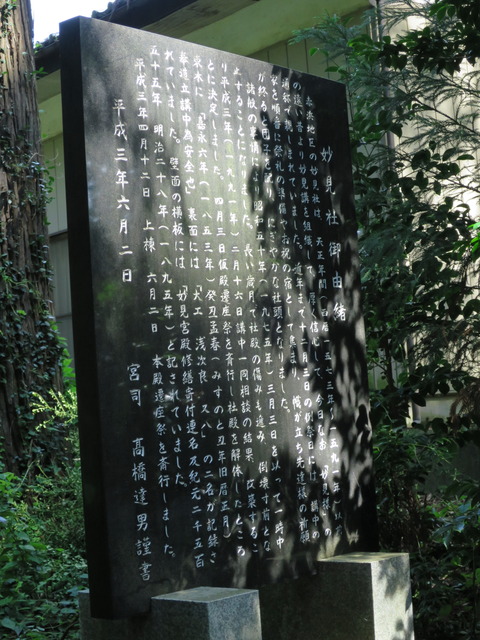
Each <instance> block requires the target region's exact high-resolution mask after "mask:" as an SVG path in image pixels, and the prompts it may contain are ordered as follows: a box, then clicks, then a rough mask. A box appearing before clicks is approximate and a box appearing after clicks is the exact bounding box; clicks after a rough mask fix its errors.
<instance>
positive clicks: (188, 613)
mask: <svg viewBox="0 0 480 640" xmlns="http://www.w3.org/2000/svg"><path fill="white" fill-rule="evenodd" d="M152 618H153V621H154V624H155V623H156V624H157V628H158V630H159V631H160V632H161V636H159V637H161V638H162V640H262V631H261V622H260V606H259V600H258V591H254V590H251V589H222V588H214V587H198V588H197V589H189V590H188V591H178V592H177V593H170V594H168V595H164V596H158V597H157V598H152Z"/></svg>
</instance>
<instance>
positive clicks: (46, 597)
mask: <svg viewBox="0 0 480 640" xmlns="http://www.w3.org/2000/svg"><path fill="white" fill-rule="evenodd" d="M36 490H37V491H39V492H41V489H40V488H38V487H37V488H36ZM29 493H30V490H29V488H28V487H26V486H24V485H23V484H22V481H21V480H20V479H19V478H17V477H16V476H14V475H13V474H11V473H3V474H0V629H1V631H0V635H1V637H2V638H5V640H7V638H8V639H10V638H11V639H13V638H22V639H23V638H25V639H32V640H45V638H49V639H51V640H55V639H58V640H60V639H64V638H67V637H70V638H75V637H78V634H77V630H78V610H77V595H78V591H79V589H81V588H85V585H86V573H85V561H84V559H83V557H82V556H81V555H80V553H78V552H77V553H75V552H74V551H73V550H68V551H66V550H64V549H62V548H59V547H55V546H52V545H51V544H48V543H46V540H47V539H48V537H49V536H50V535H51V534H50V533H49V534H48V535H47V528H48V526H49V524H48V521H47V522H45V521H43V520H42V519H41V518H40V517H39V514H36V513H34V512H33V511H32V510H31V508H30V506H29ZM69 633H70V635H68V634H69Z"/></svg>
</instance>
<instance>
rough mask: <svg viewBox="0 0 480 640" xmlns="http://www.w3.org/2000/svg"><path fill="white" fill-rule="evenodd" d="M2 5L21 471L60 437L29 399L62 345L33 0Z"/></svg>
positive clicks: (17, 467) (5, 400) (5, 195)
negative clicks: (46, 432)
mask: <svg viewBox="0 0 480 640" xmlns="http://www.w3.org/2000/svg"><path fill="white" fill-rule="evenodd" d="M0 5H1V6H0V459H1V458H3V463H4V464H3V465H2V466H4V467H6V468H7V469H8V470H10V471H13V472H14V473H20V472H23V471H24V470H25V469H26V468H32V467H34V466H35V464H44V463H45V461H46V459H47V458H52V456H53V457H54V456H55V451H54V447H55V445H56V444H58V443H55V442H54V441H52V439H51V438H50V440H47V439H46V438H45V441H42V434H41V432H39V431H38V429H37V428H36V419H37V418H36V417H35V416H34V414H33V413H32V411H31V406H30V403H31V397H32V395H31V394H32V392H37V393H41V394H45V393H46V392H47V390H49V389H52V388H59V387H60V386H61V366H60V365H61V358H62V347H61V344H60V343H59V340H58V334H57V332H56V329H55V325H54V318H53V308H52V302H51V298H52V292H51V278H50V271H49V267H48V236H47V228H46V218H45V215H46V202H47V197H48V190H47V188H46V182H45V179H44V177H43V173H42V165H41V158H40V128H39V118H38V111H37V99H36V75H35V67H34V58H33V49H32V18H31V7H30V0H2V2H0ZM50 435H51V434H50Z"/></svg>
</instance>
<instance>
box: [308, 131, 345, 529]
mask: <svg viewBox="0 0 480 640" xmlns="http://www.w3.org/2000/svg"><path fill="white" fill-rule="evenodd" d="M325 142H326V141H325ZM312 155H313V154H312ZM319 160H320V162H321V164H322V165H323V167H325V169H324V175H325V179H324V190H325V193H326V194H327V196H328V197H331V196H333V195H334V193H335V184H334V182H333V177H332V173H333V172H332V166H331V165H332V162H333V160H334V150H333V149H332V147H331V145H330V144H326V143H325V144H324V143H323V141H322V146H321V148H320V158H319ZM325 222H326V223H327V224H326V227H327V229H328V243H327V242H326V243H325V251H326V253H327V254H328V255H327V260H328V261H329V266H330V270H331V273H332V276H331V282H327V286H330V292H331V293H330V295H329V296H328V298H329V300H330V301H331V302H330V304H329V309H328V312H329V313H328V320H329V324H330V325H332V324H333V323H336V322H341V321H342V319H343V320H345V317H346V315H345V311H346V310H345V306H344V305H343V302H342V300H343V291H342V290H343V280H342V277H341V276H340V275H339V274H340V271H341V260H342V257H341V253H342V244H341V241H340V240H341V235H342V231H343V227H342V225H341V219H340V216H339V215H338V214H337V212H336V211H335V209H334V206H333V204H332V205H331V207H329V208H328V210H327V211H326V212H325ZM324 357H325V372H326V376H327V378H326V394H327V398H326V407H327V409H328V412H329V416H328V418H329V422H328V443H329V455H330V460H329V462H330V464H331V468H330V477H329V482H328V490H327V488H326V487H325V485H324V489H323V500H322V508H323V510H324V512H326V513H328V514H329V515H330V524H329V526H327V527H325V530H324V533H325V535H326V536H330V535H333V534H335V536H336V537H337V539H338V538H339V537H341V535H342V533H343V511H342V502H343V500H342V492H341V482H340V480H341V461H340V457H339V454H340V444H341V443H340V440H339V434H338V429H337V422H336V411H335V403H336V399H335V395H336V389H335V372H334V371H333V363H332V354H331V344H330V341H328V343H327V348H326V349H325V356H324Z"/></svg>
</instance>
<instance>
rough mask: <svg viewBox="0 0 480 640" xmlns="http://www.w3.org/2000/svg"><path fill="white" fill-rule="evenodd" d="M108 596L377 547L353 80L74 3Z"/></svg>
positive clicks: (82, 257)
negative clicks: (137, 26) (86, 11)
mask: <svg viewBox="0 0 480 640" xmlns="http://www.w3.org/2000/svg"><path fill="white" fill-rule="evenodd" d="M60 41H61V59H62V95H63V118H64V136H65V158H66V179H67V205H68V224H69V246H70V261H71V277H72V296H73V320H74V332H75V358H76V370H77V383H78V399H79V416H80V430H81V453H82V468H83V487H84V503H85V518H86V533H87V552H88V563H89V575H90V591H91V601H92V614H93V615H94V616H95V617H106V618H110V617H122V616H130V615H134V614H138V613H142V612H145V611H147V610H148V607H149V601H150V598H151V597H152V596H154V595H159V594H162V593H168V592H172V591H177V590H180V589H187V588H191V587H195V586H229V587H258V586H260V585H262V584H268V583H272V582H277V581H282V580H287V579H292V578H295V577H297V576H300V575H308V574H311V573H314V572H315V567H316V560H317V559H319V558H322V557H328V556H332V555H337V554H343V553H346V552H351V551H354V550H363V551H370V550H374V549H375V548H376V544H377V543H376V526H375V506H374V495H373V483H372V459H371V450H370V427H369V424H368V415H367V413H368V400H367V389H366V369H365V360H364V347H363V325H362V318H361V311H360V293H359V276H358V258H357V253H356V226H355V221H354V212H353V202H352V200H353V197H352V183H351V170H350V158H349V142H348V134H347V109H346V101H345V92H344V88H343V86H342V85H340V84H337V83H334V82H330V81H327V80H321V79H319V78H316V77H313V76H310V75H307V74H303V73H299V72H296V71H292V70H289V69H284V68H280V67H276V66H272V65H270V64H268V63H265V62H259V61H255V60H251V59H247V58H242V57H239V56H235V55H231V54H227V53H224V52H220V51H215V50H212V49H208V48H205V47H201V46H197V45H193V44H189V43H186V42H181V41H176V40H172V39H170V38H166V37H163V36H159V35H156V34H152V33H146V32H141V31H137V30H134V29H129V28H125V27H120V26H116V25H112V24H108V23H105V22H102V21H97V20H89V19H85V18H75V19H74V20H70V21H68V22H65V23H63V24H62V25H61V37H60Z"/></svg>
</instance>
